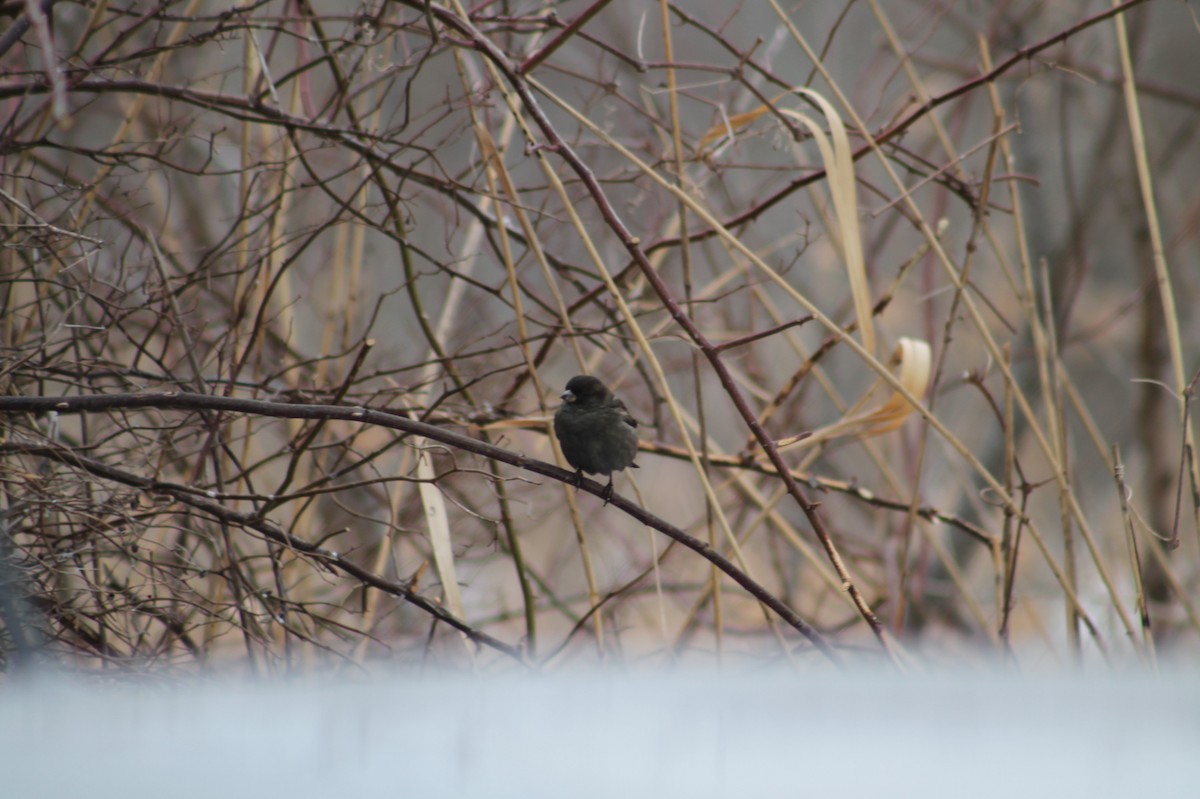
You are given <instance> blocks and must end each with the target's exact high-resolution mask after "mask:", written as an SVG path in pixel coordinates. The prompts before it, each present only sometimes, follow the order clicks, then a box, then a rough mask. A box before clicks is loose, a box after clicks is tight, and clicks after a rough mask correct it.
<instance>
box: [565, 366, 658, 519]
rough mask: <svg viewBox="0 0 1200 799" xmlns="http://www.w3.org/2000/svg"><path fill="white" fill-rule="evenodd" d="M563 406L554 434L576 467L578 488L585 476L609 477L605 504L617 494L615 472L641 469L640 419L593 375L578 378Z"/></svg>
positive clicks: (567, 394) (573, 379)
mask: <svg viewBox="0 0 1200 799" xmlns="http://www.w3.org/2000/svg"><path fill="white" fill-rule="evenodd" d="M560 396H561V397H562V400H563V404H562V405H560V406H559V408H558V410H557V411H555V412H554V435H555V436H556V437H557V438H558V443H559V444H560V445H561V446H562V451H563V456H564V457H566V459H567V463H569V464H571V466H573V467H575V480H574V484H575V487H576V488H578V487H579V486H580V483H581V482H582V480H583V473H584V472H587V473H588V474H604V475H608V485H607V486H605V488H604V493H603V494H602V496H603V497H604V504H605V505H607V504H608V503H609V501H610V500H611V499H612V494H613V478H612V473H613V472H619V471H621V470H622V469H626V468H634V469H637V468H640V467H638V465H637V464H636V463H634V462H633V459H634V458H635V457H636V456H637V451H638V436H637V420H635V419H634V418H633V417H632V416H630V415H629V411H628V410H626V408H625V403H624V402H621V400H619V399H617V398H616V397H615V396H613V393H612V392H611V391H609V390H608V387H607V386H605V385H604V383H602V382H600V380H598V379H597V378H595V377H592V376H591V375H576V376H575V377H572V378H571V379H570V380H568V381H567V388H566V390H565V391H563V393H562V394H561V395H560Z"/></svg>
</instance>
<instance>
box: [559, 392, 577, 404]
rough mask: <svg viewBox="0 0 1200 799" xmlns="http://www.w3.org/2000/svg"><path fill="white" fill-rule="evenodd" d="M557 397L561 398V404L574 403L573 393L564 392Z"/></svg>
mask: <svg viewBox="0 0 1200 799" xmlns="http://www.w3.org/2000/svg"><path fill="white" fill-rule="evenodd" d="M558 396H560V397H562V401H563V402H574V401H575V392H574V391H564V392H563V393H561V394H559V395H558Z"/></svg>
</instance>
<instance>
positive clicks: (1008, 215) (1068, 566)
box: [0, 0, 1200, 672]
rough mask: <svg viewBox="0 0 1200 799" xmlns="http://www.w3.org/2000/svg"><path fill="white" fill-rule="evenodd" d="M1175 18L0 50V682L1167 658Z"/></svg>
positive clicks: (564, 31) (207, 23)
mask: <svg viewBox="0 0 1200 799" xmlns="http://www.w3.org/2000/svg"><path fill="white" fill-rule="evenodd" d="M348 9H352V10H348ZM1195 11H1196V9H1195V7H1194V5H1191V4H1188V3H1182V2H1165V1H1164V0H1145V1H1143V2H1139V1H1138V0H1134V1H1133V2H1126V3H1123V4H1120V3H1118V4H1110V3H1103V2H1083V1H1081V2H1074V3H1043V2H1034V1H1033V0H1002V1H1001V2H995V3H982V2H976V1H975V0H967V1H966V2H959V3H937V2H930V1H929V0H908V1H907V2H887V3H883V2H877V0H842V2H837V3H827V2H815V0H807V2H792V3H784V2H782V0H779V1H778V2H776V0H771V1H770V2H766V3H747V4H734V5H730V6H724V5H722V4H711V3H710V4H693V3H681V4H672V3H668V2H662V3H659V4H647V3H642V4H632V3H627V2H607V1H606V0H597V1H596V2H578V1H576V0H571V1H570V2H563V3H555V4H544V3H538V2H527V3H513V2H498V3H480V4H477V5H475V6H467V5H463V4H461V3H459V2H457V0H454V1H453V2H448V3H445V4H442V3H426V2H420V1H418V0H411V2H366V3H362V4H359V5H347V4H344V3H334V2H313V1H311V0H271V1H270V2H265V1H263V2H247V3H244V4H242V5H232V4H227V3H213V2H203V1H202V0H191V2H157V3H154V2H152V3H144V4H128V3H121V4H117V3H110V2H107V0H95V1H93V2H88V3H74V2H52V1H49V0H42V2H36V0H30V2H24V3H9V4H6V5H0V15H2V16H0V24H2V26H3V30H2V31H0V104H2V106H3V109H4V111H3V113H0V222H2V225H3V227H2V228H0V231H2V232H0V237H2V241H3V246H2V247H0V303H2V305H0V319H2V322H0V324H2V327H3V329H2V331H0V335H2V337H3V339H2V345H0V346H2V350H0V358H2V360H0V410H5V411H6V415H5V416H4V427H3V442H2V443H0V450H2V454H3V457H2V459H0V514H2V516H0V522H2V524H0V546H2V549H0V566H2V569H0V600H2V602H0V606H2V607H0V610H2V611H3V613H2V614H0V619H2V621H0V623H2V624H3V636H2V638H0V643H2V644H3V646H2V647H0V650H2V651H3V652H4V653H5V654H4V661H3V663H4V665H5V667H9V666H11V665H12V664H13V663H15V662H16V661H17V660H18V659H19V658H22V657H43V658H49V659H51V660H53V661H55V662H58V663H60V664H63V665H64V666H67V667H69V668H77V669H82V670H98V669H114V668H115V669H121V670H136V671H140V670H151V671H166V670H195V669H201V668H227V669H228V668H234V669H248V670H252V671H256V672H262V671H266V672H273V671H293V670H295V671H304V670H313V669H329V668H342V667H349V666H356V665H357V666H362V667H366V668H370V666H371V664H372V663H375V662H379V661H381V660H389V661H393V660H394V661H400V662H412V663H426V664H431V665H432V664H438V665H453V666H455V667H468V666H469V665H470V664H474V665H475V667H486V668H494V669H512V668H520V666H519V665H518V664H520V663H525V664H527V665H533V666H535V667H544V668H553V667H556V666H558V665H561V664H565V663H571V662H593V661H601V660H603V661H620V662H625V663H630V664H632V663H644V662H651V663H661V662H669V661H673V660H676V659H682V660H686V661H698V662H711V661H714V660H716V659H722V660H725V661H746V660H749V661H769V660H778V659H789V660H792V661H794V662H796V663H798V664H804V665H808V664H813V665H817V664H824V663H827V662H828V660H829V657H828V655H829V653H828V652H826V653H822V651H821V650H820V649H819V648H817V647H814V646H813V644H812V640H813V639H810V638H806V637H805V636H803V635H798V634H797V632H796V629H793V627H795V626H796V625H792V626H791V627H789V626H788V624H786V623H783V622H781V621H780V616H779V614H778V613H777V612H775V611H773V610H770V609H769V608H768V606H767V605H764V604H763V603H762V602H761V601H760V599H761V596H760V597H759V598H757V599H756V597H755V596H754V595H753V594H752V593H751V592H750V591H748V590H746V588H745V583H743V582H737V581H735V580H734V579H731V577H730V576H729V575H730V574H731V573H732V570H733V568H734V567H733V566H731V567H730V569H728V570H726V571H722V570H721V569H719V568H717V566H716V565H714V564H713V563H712V562H710V561H709V560H705V559H704V558H703V557H700V556H699V555H698V554H697V551H696V549H702V547H701V546H700V543H699V542H704V543H705V544H707V545H709V546H711V547H712V548H713V549H714V550H715V551H716V552H718V553H721V554H722V555H724V556H725V557H726V558H728V560H729V561H730V562H731V563H732V564H734V565H735V566H736V569H737V570H738V571H740V572H741V573H744V575H747V576H748V578H749V579H750V580H751V581H753V583H754V584H756V585H757V586H758V587H759V588H761V589H762V591H764V592H766V593H767V594H769V595H770V596H771V597H772V598H774V600H777V601H778V603H780V605H783V606H786V607H787V608H790V609H791V610H792V611H794V613H795V614H796V616H798V618H799V619H802V620H803V621H804V622H805V623H806V624H807V625H809V626H810V627H811V628H812V630H813V631H814V635H815V636H819V638H817V639H816V640H824V641H827V642H828V644H829V646H830V647H831V649H832V651H833V652H835V653H837V654H836V657H835V659H836V660H839V661H845V660H864V661H867V662H874V661H879V660H884V661H890V662H892V663H895V664H897V665H899V666H900V667H902V668H910V667H924V666H929V665H941V664H948V663H957V662H962V661H976V660H980V659H987V658H1003V659H1008V660H1011V661H1012V662H1014V663H1016V664H1017V665H1019V666H1021V665H1023V666H1033V665H1038V664H1047V663H1052V664H1055V663H1073V662H1090V661H1095V662H1098V663H1109V664H1121V663H1127V662H1135V661H1136V662H1154V660H1155V659H1156V658H1157V657H1159V656H1161V655H1162V654H1163V653H1164V652H1172V651H1178V650H1180V649H1194V647H1195V643H1196V641H1197V639H1198V636H1197V631H1198V630H1200V617H1198V615H1197V608H1196V594H1197V590H1196V589H1197V585H1198V581H1200V569H1198V565H1200V547H1198V534H1200V526H1198V524H1197V518H1198V513H1200V490H1198V483H1200V480H1198V479H1197V476H1198V474H1200V465H1198V464H1197V463H1196V460H1195V458H1194V457H1193V444H1194V433H1193V429H1194V426H1195V425H1194V418H1193V415H1192V414H1190V413H1189V408H1190V405H1189V401H1190V399H1191V397H1192V390H1193V386H1194V383H1195V380H1196V374H1197V371H1196V370H1197V368H1198V366H1200V358H1198V354H1200V353H1198V350H1197V344H1196V343H1197V341H1200V319H1197V318H1196V317H1193V316H1192V314H1191V312H1190V311H1191V309H1192V308H1194V307H1195V306H1196V304H1197V299H1198V295H1200V280H1198V279H1197V275H1200V269H1197V263H1198V260H1200V248H1198V246H1197V245H1198V244H1200V236H1198V233H1200V196H1198V195H1197V194H1196V192H1195V190H1194V187H1195V186H1196V185H1197V184H1198V182H1200V174H1198V173H1200V133H1198V131H1197V125H1198V123H1200V113H1198V112H1200V92H1198V91H1197V89H1196V86H1195V85H1194V81H1193V80H1192V76H1195V75H1196V74H1200V47H1197V43H1198V40H1200V25H1198V24H1197V19H1196V13H1195ZM896 354H902V355H903V358H902V359H900V360H897V359H896V358H895V357H893V356H894V355H896ZM926 358H927V359H926ZM580 373H587V374H595V375H597V376H599V377H601V378H602V379H603V380H604V381H605V382H606V383H607V384H608V385H609V386H611V387H612V388H613V389H614V390H615V391H616V392H617V394H618V395H619V396H621V397H622V398H623V399H624V401H625V402H626V404H627V405H628V406H629V408H630V409H631V411H632V412H633V414H634V415H635V416H636V417H637V418H638V419H639V420H640V422H641V423H642V426H641V427H640V428H639V431H640V432H641V434H642V449H643V451H642V453H641V455H640V456H639V458H638V461H639V464H640V466H641V468H640V469H638V470H637V471H636V472H633V473H626V474H625V475H622V476H619V477H618V479H617V481H616V487H617V493H618V494H620V495H621V496H622V497H624V498H625V499H627V500H629V501H630V502H633V503H634V504H636V505H639V506H642V507H644V508H645V509H646V510H647V511H648V512H649V513H651V514H653V515H654V516H656V517H658V518H659V519H661V520H664V521H665V522H666V523H667V524H669V525H673V526H674V527H675V528H679V529H680V530H682V531H685V532H686V533H688V534H689V535H690V536H692V537H693V538H694V539H696V541H695V542H685V543H687V544H688V546H681V545H679V544H678V543H673V541H672V540H671V539H668V538H666V537H662V536H660V535H659V533H658V532H657V531H656V530H655V528H653V527H650V526H646V525H645V524H643V521H644V519H639V518H637V517H636V516H634V515H632V514H631V513H629V512H627V509H626V508H624V507H623V506H620V505H609V506H607V507H604V506H602V501H601V500H600V499H599V498H598V497H596V496H594V495H592V494H591V493H587V492H586V491H577V490H576V489H575V488H573V487H571V486H569V485H567V484H566V483H563V482H561V481H557V480H555V479H554V477H555V476H556V475H555V474H553V473H548V472H546V471H545V470H543V471H542V472H541V473H536V474H535V473H533V472H531V471H530V470H528V469H523V468H520V464H521V461H519V460H517V456H522V457H524V458H528V459H538V460H541V461H550V462H555V460H556V458H559V456H558V453H557V449H556V446H555V443H554V441H553V437H552V435H550V434H549V419H550V416H551V414H552V413H553V410H554V408H555V407H556V405H557V403H558V394H559V392H561V391H562V387H563V385H564V384H565V383H566V381H567V380H568V379H569V378H570V377H571V376H573V375H575V374H580ZM146 392H156V393H161V392H188V393H189V394H200V395H205V396H208V397H213V398H231V399H241V400H255V401H263V402H269V403H275V404H281V403H286V404H290V405H292V406H300V405H304V406H345V407H347V408H370V409H374V410H378V411H387V412H388V413H389V414H391V415H392V417H394V418H395V419H397V420H398V421H397V424H398V425H400V429H397V428H396V427H395V426H392V427H389V426H386V425H383V424H376V423H367V422H362V421H358V420H357V418H358V417H353V416H348V415H347V414H344V413H314V414H313V418H307V419H301V418H280V416H279V415H270V414H268V413H266V412H258V409H259V407H260V406H252V405H247V406H244V407H243V406H237V410H236V411H233V410H229V409H228V407H227V406H221V405H219V404H218V403H216V402H214V403H212V404H207V405H206V404H205V403H199V407H190V408H180V407H146V406H145V404H142V405H139V404H138V403H137V402H136V401H135V400H136V397H138V396H140V395H143V394H144V393H146ZM97 395H109V396H110V397H111V401H106V402H107V404H106V405H105V406H104V407H98V406H97V407H93V406H88V407H87V408H84V407H83V406H82V405H81V406H80V407H76V406H73V405H70V404H67V405H62V406H61V407H59V406H55V405H54V404H53V403H52V402H50V403H49V404H46V405H44V406H38V407H39V408H40V412H31V411H29V410H28V407H32V406H27V408H26V410H17V407H18V406H17V405H13V404H10V405H4V402H6V401H12V402H15V401H16V399H18V398H25V399H28V398H36V397H63V396H69V397H78V398H81V402H82V398H88V397H95V396H97ZM126 400H128V401H126ZM914 403H916V406H917V407H914ZM56 407H58V408H59V409H60V410H62V411H64V412H61V413H60V412H57V410H56V409H55V408H56ZM261 407H262V408H265V407H266V406H265V405H263V406H261ZM66 411H70V412H66ZM410 422H411V423H415V422H424V423H427V424H431V425H434V426H436V427H437V428H438V429H439V430H446V431H450V432H454V433H458V434H463V435H466V436H469V437H470V438H472V439H475V440H477V441H479V442H482V443H484V444H490V445H493V446H496V447H500V448H502V449H503V450H507V451H508V452H509V453H513V455H514V457H513V459H511V460H510V462H502V461H501V460H499V459H497V458H496V457H492V456H489V455H488V454H486V452H490V450H483V449H481V450H479V451H473V450H470V449H467V448H463V447H461V446H456V445H455V444H454V443H453V442H454V441H456V440H457V439H453V438H452V437H446V438H444V439H438V438H436V437H434V436H421V435H417V434H415V433H413V432H412V430H414V429H415V428H414V427H413V426H411V425H410V426H409V427H404V426H403V425H404V424H408V423H410ZM810 433H811V435H809V434H810ZM557 462H558V463H560V464H561V463H562V461H561V458H559V460H558V461H557ZM514 463H515V464H516V465H514ZM781 467H782V469H781ZM783 471H786V472H787V473H788V475H790V476H789V477H787V479H785V475H784V474H783V473H782V472H783ZM793 478H794V479H793ZM660 529H661V528H660ZM689 546H692V547H693V548H689ZM464 634H465V635H466V638H464Z"/></svg>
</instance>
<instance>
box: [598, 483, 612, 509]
mask: <svg viewBox="0 0 1200 799" xmlns="http://www.w3.org/2000/svg"><path fill="white" fill-rule="evenodd" d="M600 496H602V497H604V504H603V505H601V506H600V507H602V508H606V507H608V503H609V502H612V497H613V484H612V478H611V477H610V478H608V485H606V486H605V487H604V491H602V492H601V494H600Z"/></svg>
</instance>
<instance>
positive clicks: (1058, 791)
mask: <svg viewBox="0 0 1200 799" xmlns="http://www.w3.org/2000/svg"><path fill="white" fill-rule="evenodd" d="M1197 751H1200V674H1198V673H1197V672H1196V671H1195V670H1194V669H1193V670H1191V671H1189V672H1186V673H1185V672H1180V671H1175V672H1171V673H1166V674H1164V675H1161V676H1158V677H1153V676H1150V675H1147V674H1141V673H1132V674H1124V675H1118V676H1105V677H1079V676H1067V675H1059V676H1051V677H1047V676H1036V677H1029V676H1013V675H1008V676H999V677H998V676H995V675H979V676H972V677H966V676H961V675H957V676H945V675H936V676H923V677H916V678H913V677H896V676H890V675H881V674H858V675H849V676H830V675H828V674H823V675H805V674H798V673H786V674H785V673H777V672H772V673H768V674H763V673H761V672H758V673H745V672H737V671H733V670H731V671H726V672H724V673H720V674H718V673H715V672H700V673H698V672H683V673H679V672H673V673H668V672H653V673H633V674H630V673H620V674H618V673H611V672H607V673H606V672H587V673H574V674H563V673H559V674H555V675H550V676H540V677H533V676H531V677H502V678H496V677H471V676H465V675H455V676H446V677H436V676H431V675H428V674H416V673H405V672H399V673H394V674H391V675H389V676H386V677H382V678H375V679H373V680H370V681H367V680H361V679H360V680H353V681H352V680H335V679H324V680H305V681H300V680H296V681H281V682H270V683H268V682H265V681H260V682H234V681H212V680H209V681H197V682H194V683H188V684H183V685H178V684H176V685H171V686H166V685H164V684H163V683H161V682H153V683H150V682H147V683H144V684H139V685H130V684H125V685H119V686H106V685H101V684H97V683H96V682H95V681H92V682H88V683H83V682H74V681H69V680H67V679H65V678H62V679H51V678H44V679H41V680H38V681H33V682H31V681H28V680H25V681H21V680H15V681H10V682H9V683H8V684H6V685H4V686H3V687H0V768H2V769H3V773H2V776H0V784H3V785H4V789H3V795H4V796H6V797H11V799H35V798H36V799H42V798H43V797H50V798H54V797H84V796H86V797H88V798H89V799H108V798H110V797H111V799H133V798H134V797H163V796H171V797H176V798H177V799H188V798H189V797H222V799H225V797H241V796H262V797H288V798H289V799H291V797H325V796H366V795H378V796H414V797H417V796H419V797H455V798H456V799H462V798H464V797H468V798H469V797H489V799H495V798H496V797H517V796H520V797H555V799H558V798H559V797H572V798H574V797H585V798H586V797H605V799H610V798H612V797H622V798H623V797H641V796H647V797H651V796H652V797H687V799H704V798H705V797H718V796H751V797H756V799H757V798H758V797H769V796H800V795H806V796H827V797H839V798H841V797H859V796H891V797H903V796H921V797H935V798H936V797H955V799H961V797H963V796H971V797H1006V799H1008V798H1011V797H1013V796H1025V795H1041V796H1056V797H1060V798H1061V797H1076V796H1078V797H1089V798H1090V799H1091V798H1094V797H1105V796H1121V797H1124V796H1139V795H1141V796H1154V797H1155V799H1166V797H1174V796H1191V797H1194V796H1196V795H1198V794H1197V793H1196V791H1197V786H1200V775H1198V774H1197V771H1196V753H1197ZM367 792H371V793H370V794H368V793H367Z"/></svg>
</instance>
